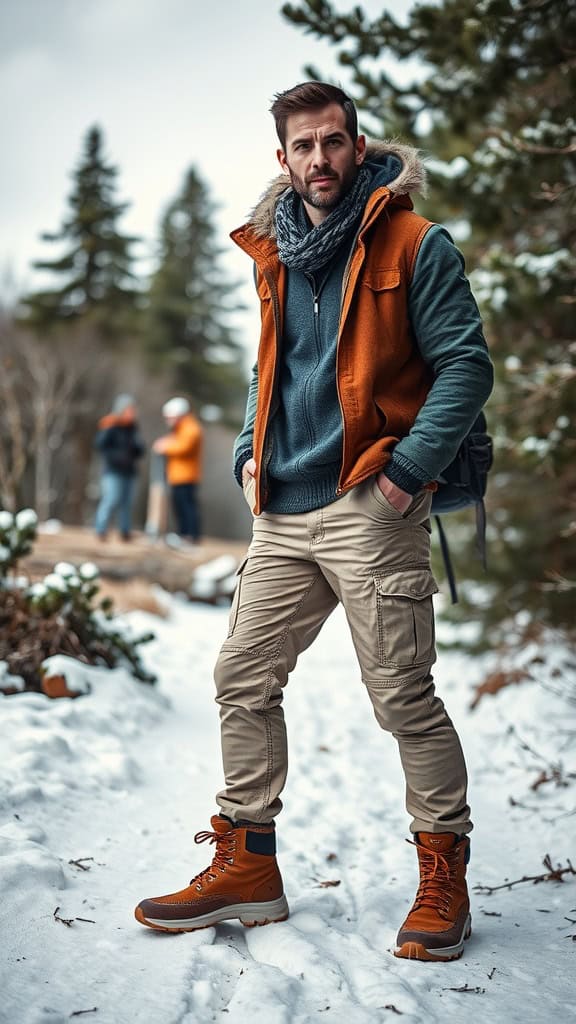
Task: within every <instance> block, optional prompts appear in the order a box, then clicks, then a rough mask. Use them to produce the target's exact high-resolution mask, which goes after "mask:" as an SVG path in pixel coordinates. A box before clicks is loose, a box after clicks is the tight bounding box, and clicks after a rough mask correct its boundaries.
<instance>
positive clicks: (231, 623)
mask: <svg viewBox="0 0 576 1024" xmlns="http://www.w3.org/2000/svg"><path fill="white" fill-rule="evenodd" d="M247 561H248V556H246V558H245V559H244V560H243V561H242V562H240V565H239V566H238V569H237V570H236V575H237V577H238V581H237V583H236V589H235V591H234V596H233V598H232V604H231V606H230V618H229V620H228V637H227V639H229V638H230V637H231V636H232V635H233V633H234V630H235V629H236V622H237V619H238V608H239V607H240V590H241V589H242V573H243V572H244V568H245V566H246V562H247Z"/></svg>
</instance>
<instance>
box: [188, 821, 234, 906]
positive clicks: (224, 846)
mask: <svg viewBox="0 0 576 1024" xmlns="http://www.w3.org/2000/svg"><path fill="white" fill-rule="evenodd" d="M194 842H195V843H216V850H215V852H214V856H213V858H212V863H211V864H210V865H209V867H207V868H204V870H203V871H200V872H199V873H198V874H197V875H194V878H191V879H190V885H195V886H196V889H197V890H198V892H200V891H201V889H202V888H203V886H204V885H206V884H207V883H208V882H213V881H214V879H215V878H217V877H218V872H219V871H221V872H224V871H226V868H227V865H229V864H233V863H234V854H235V853H236V835H235V833H234V832H223V833H221V832H197V833H196V835H195V836H194Z"/></svg>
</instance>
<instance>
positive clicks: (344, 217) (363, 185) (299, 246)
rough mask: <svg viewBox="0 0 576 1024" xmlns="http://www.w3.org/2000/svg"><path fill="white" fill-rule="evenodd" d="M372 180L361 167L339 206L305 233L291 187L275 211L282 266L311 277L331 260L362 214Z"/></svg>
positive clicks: (298, 201)
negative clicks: (283, 264)
mask: <svg viewBox="0 0 576 1024" xmlns="http://www.w3.org/2000/svg"><path fill="white" fill-rule="evenodd" d="M371 180H372V175H371V173H370V171H369V170H368V168H367V167H361V168H360V170H359V171H358V176H357V178H356V181H355V182H354V185H353V187H352V188H351V189H350V191H349V192H347V193H346V195H345V196H344V198H343V199H342V200H341V202H339V203H338V206H336V207H335V208H334V210H332V212H331V213H330V214H329V215H328V216H327V217H326V220H323V221H322V223H321V224H318V225H317V226H315V227H313V228H311V229H310V230H309V231H306V230H305V227H304V224H303V218H299V217H298V210H299V208H300V202H301V200H300V196H299V195H298V193H297V192H295V191H294V189H291V188H290V189H288V190H287V191H286V192H284V193H283V195H281V196H280V199H279V200H278V202H277V204H276V210H275V223H276V242H277V245H278V256H279V257H280V260H281V261H282V263H285V264H286V266H287V267H290V269H291V270H302V271H304V272H305V273H309V274H312V273H314V271H315V270H318V268H319V267H323V266H324V264H325V263H327V262H328V260H330V259H332V257H333V256H334V254H335V253H336V251H337V250H338V248H339V247H340V245H341V244H342V242H343V241H344V239H345V238H346V236H347V235H348V234H349V233H350V232H351V230H352V228H353V227H354V226H355V224H356V222H357V221H359V220H360V217H361V216H362V213H363V212H364V207H365V206H366V201H367V199H368V193H369V191H370V182H371Z"/></svg>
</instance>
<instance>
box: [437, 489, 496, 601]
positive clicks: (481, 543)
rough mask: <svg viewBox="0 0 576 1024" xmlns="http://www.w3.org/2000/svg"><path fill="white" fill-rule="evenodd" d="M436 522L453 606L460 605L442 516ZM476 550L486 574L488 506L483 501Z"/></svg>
mask: <svg viewBox="0 0 576 1024" xmlns="http://www.w3.org/2000/svg"><path fill="white" fill-rule="evenodd" d="M434 519H435V520H436V526H437V527H438V539H439V540H440V550H441V551H442V558H443V559H444V568H445V569H446V577H447V579H448V586H449V587H450V597H451V599H452V604H458V591H457V589H456V577H455V575H454V568H453V566H452V559H451V558H450V548H449V546H448V538H447V536H446V533H445V530H444V527H443V526H442V519H441V518H440V516H438V515H436V516H434ZM476 548H477V551H478V554H479V556H480V561H481V562H482V568H483V569H484V572H486V571H487V570H488V559H487V556H486V506H485V504H484V501H483V499H481V500H480V501H477V502H476Z"/></svg>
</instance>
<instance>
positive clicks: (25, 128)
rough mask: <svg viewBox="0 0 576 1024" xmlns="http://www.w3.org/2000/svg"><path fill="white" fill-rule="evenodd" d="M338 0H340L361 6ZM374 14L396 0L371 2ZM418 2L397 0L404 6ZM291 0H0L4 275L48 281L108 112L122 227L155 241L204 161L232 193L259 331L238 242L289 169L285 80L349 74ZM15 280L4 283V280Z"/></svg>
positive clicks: (224, 227) (251, 326) (220, 199)
mask: <svg viewBox="0 0 576 1024" xmlns="http://www.w3.org/2000/svg"><path fill="white" fill-rule="evenodd" d="M352 5H353V4H352V0H350V3H348V2H347V0H338V3H337V7H338V8H340V9H342V10H347V9H349V8H350V7H352ZM362 6H363V7H364V9H365V10H366V11H367V13H369V14H372V15H374V14H377V13H378V12H379V11H380V10H382V9H383V7H384V6H385V5H384V4H383V3H382V2H378V0H364V3H363V4H362ZM409 6H411V3H410V0H395V2H394V4H393V9H394V12H395V14H396V15H398V12H399V11H404V10H406V9H407V8H408V7H409ZM280 8H281V3H280V0H213V2H212V3H210V2H209V0H208V2H207V0H0V140H1V147H2V158H1V160H0V274H1V275H3V276H4V278H5V276H6V271H7V268H11V270H12V272H13V274H14V275H15V277H16V280H17V283H18V286H19V288H20V289H21V288H22V287H29V286H31V285H32V286H34V284H35V283H37V278H36V280H35V277H34V272H33V271H31V270H30V261H31V260H32V259H34V258H46V257H51V256H52V255H53V254H52V253H51V252H50V248H51V247H50V246H49V245H47V244H45V243H42V242H41V241H40V240H39V237H38V236H39V234H40V232H41V231H52V230H55V229H56V228H57V227H58V226H59V224H60V221H61V219H62V216H63V214H64V212H65V209H66V202H65V201H66V196H67V194H68V193H69V191H70V171H71V170H72V169H73V167H74V166H75V164H76V163H77V161H78V157H79V154H80V151H81V147H82V138H83V136H84V134H85V132H86V130H87V128H88V127H89V126H90V125H91V124H94V123H98V124H100V125H101V126H102V128H103V129H104V133H105V140H106V153H107V156H108V158H109V160H111V161H112V162H113V163H114V164H116V165H117V166H118V168H119V170H120V175H119V179H118V183H119V198H120V199H126V200H129V201H130V202H131V203H132V206H131V208H130V210H129V211H128V213H127V214H126V216H125V217H124V219H123V220H122V223H121V227H122V229H123V230H124V231H126V232H130V233H133V234H137V235H141V236H143V237H144V239H145V243H146V244H145V246H143V247H142V249H141V252H142V253H145V252H148V253H150V252H152V251H153V240H154V237H155V234H156V230H157V225H158V221H159V216H160V213H161V211H162V207H163V206H164V205H165V204H166V202H167V201H168V200H169V199H170V198H172V197H173V196H174V194H175V193H176V192H177V191H178V190H179V188H180V185H181V182H182V179H183V176H184V172H185V171H186V169H187V168H188V167H189V166H190V165H191V164H194V166H195V167H196V168H197V170H198V171H199V173H200V174H201V176H202V177H203V179H204V180H205V181H206V183H207V184H208V185H209V188H210V190H211V194H212V197H213V199H214V200H215V201H216V202H217V203H218V204H219V207H220V208H219V211H218V215H217V216H218V229H219V231H220V234H221V239H222V244H223V245H224V246H225V247H226V249H227V250H228V253H227V255H226V257H225V266H226V267H227V268H228V269H229V271H230V272H231V273H232V274H233V275H234V276H235V277H241V278H243V279H244V280H245V281H246V282H247V285H246V288H245V289H244V294H243V298H244V300H245V301H248V303H249V305H250V309H249V311H248V312H247V313H246V314H244V316H243V317H242V318H241V320H240V322H239V326H240V328H241V330H242V335H243V339H244V341H245V342H246V343H247V345H248V348H249V349H252V348H253V344H254V341H255V339H254V338H253V334H254V332H255V329H256V328H255V321H254V304H253V300H252V296H251V291H250V289H249V287H248V282H249V281H250V276H251V274H250V267H249V265H248V260H247V258H246V257H245V256H243V254H241V253H240V252H238V253H236V252H235V247H234V246H232V243H228V242H227V233H228V232H229V231H230V230H232V229H233V228H234V227H237V226H238V225H239V224H241V223H242V222H243V221H244V220H245V217H246V214H247V212H248V211H249V209H250V208H251V207H252V206H253V205H254V203H255V202H256V200H257V198H258V196H259V195H260V193H261V192H262V191H263V189H264V187H265V185H266V183H267V182H268V181H269V179H270V178H271V177H273V176H274V175H275V174H276V173H277V171H278V168H277V164H276V158H275V150H276V147H277V142H276V137H275V134H274V127H273V120H272V117H271V115H270V114H269V113H268V108H269V106H270V102H271V100H272V98H273V95H274V93H275V92H278V91H280V90H283V89H287V88H289V87H290V86H292V85H295V84H296V83H297V82H298V81H301V80H302V78H303V67H304V65H305V64H307V63H312V64H314V65H315V66H316V67H318V68H319V69H321V70H322V71H323V72H325V73H326V75H327V76H332V77H336V78H338V79H339V80H340V81H341V83H342V85H343V86H344V88H346V86H347V84H348V81H347V80H346V76H345V73H344V69H339V68H338V66H337V64H336V62H335V57H334V51H333V50H332V49H331V48H330V47H329V46H328V44H326V43H323V42H319V41H317V40H315V39H313V38H312V37H310V36H305V35H304V34H303V33H302V32H301V31H300V30H298V29H296V28H294V27H293V26H291V25H289V24H288V23H287V22H286V21H285V20H284V19H283V18H282V16H281V14H280ZM5 288H6V285H4V290H5Z"/></svg>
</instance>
